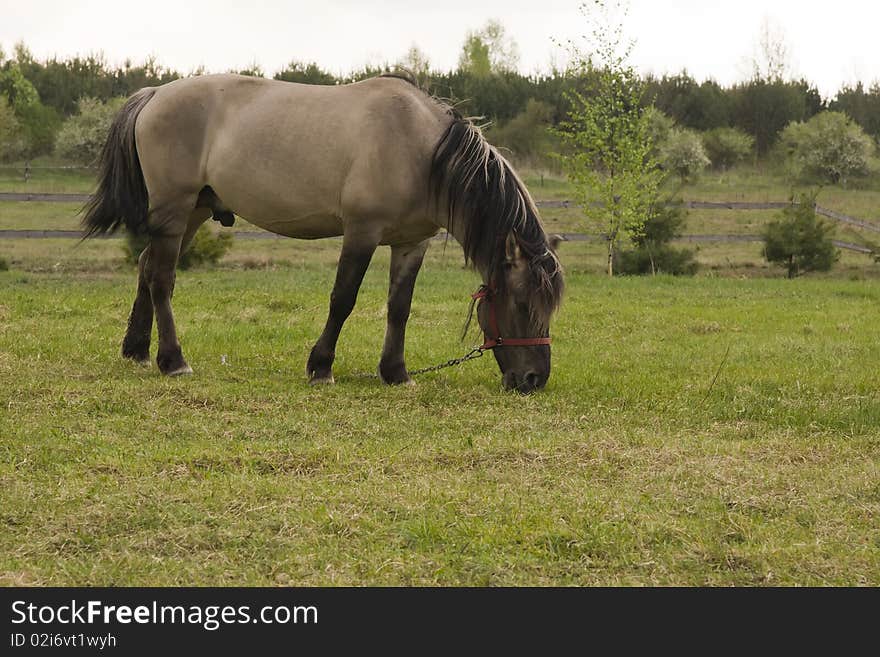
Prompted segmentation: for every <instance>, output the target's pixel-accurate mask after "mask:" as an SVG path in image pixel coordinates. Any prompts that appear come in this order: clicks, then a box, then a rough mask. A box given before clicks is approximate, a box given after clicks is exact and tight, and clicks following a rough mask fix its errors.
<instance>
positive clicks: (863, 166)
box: [782, 112, 874, 187]
mask: <svg viewBox="0 0 880 657" xmlns="http://www.w3.org/2000/svg"><path fill="white" fill-rule="evenodd" d="M782 142H783V144H784V146H785V148H786V151H787V153H788V154H789V156H790V158H791V159H792V161H793V162H794V164H795V168H796V169H798V170H802V171H803V172H805V173H808V174H811V175H815V176H818V177H820V178H822V179H823V180H827V181H828V182H830V183H832V184H837V183H842V184H843V186H844V187H846V182H847V179H849V178H851V177H852V176H858V175H862V174H864V173H866V172H867V170H868V158H869V157H870V155H871V153H872V152H873V150H874V144H873V142H872V141H871V138H870V137H869V136H868V135H866V134H865V132H864V130H862V129H861V127H859V126H858V125H856V124H855V123H853V121H852V120H851V119H850V118H849V117H848V116H846V114H842V113H840V112H823V113H821V114H817V115H816V116H814V117H813V118H812V119H810V120H809V121H807V122H806V123H792V124H791V125H789V126H788V127H787V128H786V129H785V131H784V132H783V135H782Z"/></svg>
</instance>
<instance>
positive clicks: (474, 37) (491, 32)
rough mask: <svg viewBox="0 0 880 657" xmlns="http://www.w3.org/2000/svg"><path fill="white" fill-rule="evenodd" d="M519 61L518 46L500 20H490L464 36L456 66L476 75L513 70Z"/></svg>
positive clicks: (483, 75) (481, 75) (482, 75)
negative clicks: (479, 28)
mask: <svg viewBox="0 0 880 657" xmlns="http://www.w3.org/2000/svg"><path fill="white" fill-rule="evenodd" d="M518 63H519V46H517V44H516V41H514V40H513V39H511V38H510V37H508V36H507V32H506V31H505V29H504V25H502V24H501V22H500V21H497V20H490V21H488V22H487V23H486V25H485V26H483V28H482V29H481V30H476V31H473V30H472V31H470V32H468V34H467V36H466V37H465V41H464V45H463V46H462V50H461V55H460V56H459V60H458V68H459V70H460V71H465V72H468V73H471V74H472V75H475V76H477V77H485V76H487V75H489V74H491V73H498V72H501V71H514V70H515V69H516V66H517V64H518Z"/></svg>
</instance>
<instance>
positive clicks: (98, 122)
mask: <svg viewBox="0 0 880 657" xmlns="http://www.w3.org/2000/svg"><path fill="white" fill-rule="evenodd" d="M124 103H125V99H124V98H116V99H114V100H112V101H109V102H106V103H104V102H101V101H100V100H98V99H97V98H83V99H82V100H80V101H79V103H78V107H79V114H77V115H76V116H72V117H70V118H69V119H67V121H65V122H64V125H63V126H62V127H61V131H60V132H59V133H58V139H57V142H56V146H55V149H56V151H57V153H58V154H59V155H60V156H61V157H64V158H67V159H70V160H73V161H75V162H79V163H81V164H93V163H94V162H96V161H97V159H98V156H99V155H100V154H101V149H102V148H103V147H104V142H105V141H107V133H108V132H109V131H110V124H111V123H112V122H113V117H114V116H116V112H118V111H119V109H120V108H121V107H122V105H123V104H124Z"/></svg>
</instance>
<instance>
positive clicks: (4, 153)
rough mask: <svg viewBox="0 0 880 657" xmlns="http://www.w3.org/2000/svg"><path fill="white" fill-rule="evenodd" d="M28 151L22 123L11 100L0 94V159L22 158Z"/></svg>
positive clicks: (7, 160) (6, 160) (5, 160)
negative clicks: (10, 102) (16, 115)
mask: <svg viewBox="0 0 880 657" xmlns="http://www.w3.org/2000/svg"><path fill="white" fill-rule="evenodd" d="M26 151H27V143H26V140H25V135H24V132H23V130H22V127H21V124H20V123H19V122H18V119H17V118H16V117H15V112H14V111H13V110H12V106H11V105H10V104H9V102H8V101H7V100H6V99H5V98H3V97H2V96H0V161H4V162H9V161H12V160H17V159H20V158H21V157H23V156H24V154H25V152H26Z"/></svg>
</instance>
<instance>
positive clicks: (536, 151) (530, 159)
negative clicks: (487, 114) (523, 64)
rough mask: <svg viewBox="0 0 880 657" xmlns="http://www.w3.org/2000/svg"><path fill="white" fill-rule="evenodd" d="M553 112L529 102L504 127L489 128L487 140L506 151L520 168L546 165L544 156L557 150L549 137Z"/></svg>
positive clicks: (545, 106)
mask: <svg viewBox="0 0 880 657" xmlns="http://www.w3.org/2000/svg"><path fill="white" fill-rule="evenodd" d="M552 123H553V108H552V107H550V106H549V105H548V104H546V103H542V102H541V101H539V100H535V99H534V98H530V99H529V101H528V103H526V108H525V110H524V111H522V112H521V113H519V114H517V115H516V116H515V117H513V118H512V119H511V120H510V121H508V122H507V123H505V124H503V125H501V126H499V127H493V128H490V129H489V130H488V131H487V134H486V136H487V138H488V139H489V141H491V142H492V143H493V144H494V145H496V146H500V147H502V148H506V149H508V150H510V152H511V153H512V154H513V156H514V158H516V161H517V162H519V163H520V164H523V163H529V164H531V165H542V164H543V165H546V164H549V161H547V160H548V156H547V154H548V153H550V152H552V151H554V150H557V145H556V140H555V139H554V137H553V135H551V133H550V126H551V125H552Z"/></svg>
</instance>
